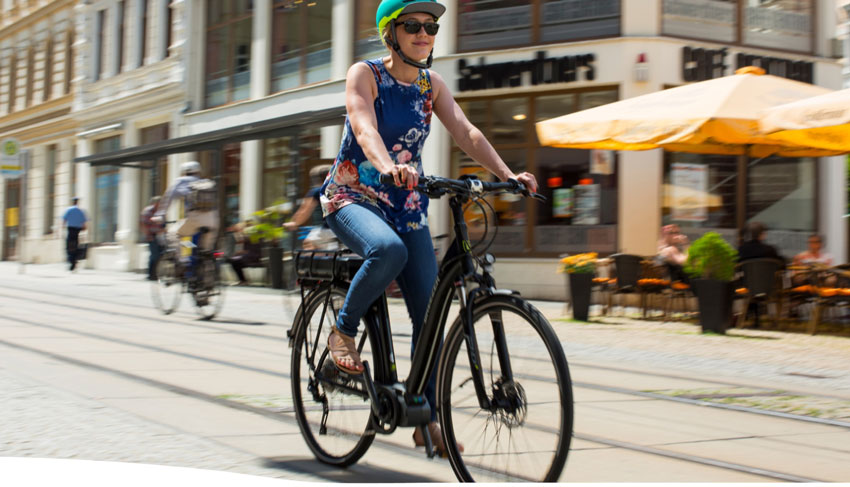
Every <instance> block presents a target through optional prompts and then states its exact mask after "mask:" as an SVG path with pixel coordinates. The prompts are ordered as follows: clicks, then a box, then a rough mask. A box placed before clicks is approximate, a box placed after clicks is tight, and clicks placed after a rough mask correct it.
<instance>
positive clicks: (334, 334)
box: [328, 326, 363, 375]
mask: <svg viewBox="0 0 850 487" xmlns="http://www.w3.org/2000/svg"><path fill="white" fill-rule="evenodd" d="M328 354H329V355H330V358H331V360H333V362H334V365H336V367H337V368H338V369H339V370H341V371H343V372H345V373H346V374H350V375H359V374H362V373H363V362H361V361H360V354H359V353H357V344H356V343H355V342H354V338H352V337H350V336H348V335H346V334H345V333H342V332H341V331H339V330H337V328H336V327H335V326H334V327H333V328H331V334H330V336H328ZM346 361H351V362H354V368H349V367H347V366H346V365H345V362H346Z"/></svg>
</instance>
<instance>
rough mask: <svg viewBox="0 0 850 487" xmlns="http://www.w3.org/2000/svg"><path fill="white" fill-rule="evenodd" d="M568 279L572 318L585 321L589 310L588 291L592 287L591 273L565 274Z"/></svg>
mask: <svg viewBox="0 0 850 487" xmlns="http://www.w3.org/2000/svg"><path fill="white" fill-rule="evenodd" d="M567 276H569V280H570V299H571V300H572V305H573V319H575V320H579V321H587V315H588V313H589V311H590V292H591V289H592V287H593V274H592V273H587V272H585V273H577V272H574V273H572V274H567Z"/></svg>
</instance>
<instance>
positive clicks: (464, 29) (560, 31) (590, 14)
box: [458, 0, 621, 51]
mask: <svg viewBox="0 0 850 487" xmlns="http://www.w3.org/2000/svg"><path fill="white" fill-rule="evenodd" d="M620 3H621V2H620V0H594V1H592V2H589V1H587V0H459V1H458V32H460V35H459V36H458V50H459V51H476V50H484V49H494V48H495V49H497V48H504V47H518V46H527V45H532V44H539V43H546V42H558V41H566V40H574V39H586V38H593V37H614V36H618V35H620V11H621V9H620Z"/></svg>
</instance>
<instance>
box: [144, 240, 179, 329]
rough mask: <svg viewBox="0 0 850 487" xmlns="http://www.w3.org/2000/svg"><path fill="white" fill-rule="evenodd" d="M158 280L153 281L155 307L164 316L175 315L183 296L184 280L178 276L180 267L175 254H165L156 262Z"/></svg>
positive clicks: (152, 290) (152, 295)
mask: <svg viewBox="0 0 850 487" xmlns="http://www.w3.org/2000/svg"><path fill="white" fill-rule="evenodd" d="M155 269H156V280H155V281H151V297H152V298H153V302H154V306H156V307H157V308H158V309H159V310H160V311H162V313H163V314H166V315H168V314H171V313H173V312H174V311H175V310H176V309H177V307H178V306H179V305H180V298H181V297H182V296H183V284H184V283H183V279H182V276H179V275H177V274H178V273H179V272H182V271H180V265H179V263H178V262H177V256H176V254H175V253H174V252H165V253H163V254H162V255H160V256H159V259H157V261H156V267H155Z"/></svg>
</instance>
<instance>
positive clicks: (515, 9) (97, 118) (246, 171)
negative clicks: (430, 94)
mask: <svg viewBox="0 0 850 487" xmlns="http://www.w3.org/2000/svg"><path fill="white" fill-rule="evenodd" d="M137 2H140V0H125V1H124V2H116V1H103V2H91V3H89V4H87V5H85V6H80V7H78V8H77V12H78V16H77V17H78V19H84V21H80V22H78V27H79V29H81V32H85V35H84V36H82V37H84V38H85V41H84V42H85V44H81V45H79V46H78V47H80V50H79V51H78V52H79V56H80V57H81V58H83V57H85V56H89V57H90V58H91V61H84V60H81V61H80V63H81V65H82V66H83V67H84V68H83V69H87V70H88V72H86V73H85V74H82V73H81V74H80V75H79V77H78V80H79V85H78V87H77V89H76V91H75V93H74V94H75V97H76V98H77V100H76V101H75V102H74V112H73V114H74V120H75V123H77V124H78V125H79V127H80V128H79V130H78V132H77V134H76V137H75V139H74V143H75V144H76V147H77V152H78V153H77V154H76V158H77V160H78V169H77V173H78V174H79V175H80V178H79V179H80V181H84V183H82V184H81V185H80V186H79V187H80V190H79V192H80V193H81V195H82V196H83V198H84V201H86V200H88V201H89V202H90V203H94V202H96V206H97V209H96V212H95V213H97V212H105V210H104V209H105V208H106V207H107V204H108V202H110V201H112V202H114V206H115V208H114V210H109V211H112V212H113V214H114V215H116V216H110V214H108V212H106V213H105V214H103V215H100V214H95V215H94V217H95V218H94V228H95V229H96V230H95V236H93V237H92V241H93V242H98V243H100V244H101V245H100V246H99V247H98V248H96V249H94V252H95V255H96V257H94V258H90V264H89V265H95V266H98V267H113V268H126V269H131V268H135V267H138V266H139V262H140V259H139V257H138V256H136V257H133V251H132V250H130V249H132V248H133V245H134V244H135V242H137V240H138V233H137V232H138V230H137V227H135V226H134V222H135V218H136V215H137V213H138V210H139V205H141V202H142V200H143V199H144V197H145V196H147V194H150V193H145V191H147V190H146V189H145V188H146V187H149V188H151V189H150V192H151V193H152V192H156V191H159V190H160V189H162V185H163V184H164V181H167V180H169V179H172V178H173V177H174V175H175V174H174V171H173V170H172V171H171V172H168V170H167V169H166V168H168V167H171V168H174V167H175V164H178V163H179V161H181V160H186V159H189V158H192V159H197V160H199V161H201V163H202V164H203V165H204V167H205V170H206V171H207V173H208V175H210V176H213V177H217V178H218V179H219V181H220V183H221V184H220V187H221V188H222V189H223V191H222V194H223V196H222V207H223V208H225V211H223V212H222V213H223V217H222V218H223V220H224V221H223V225H224V226H225V227H226V226H227V225H229V224H232V223H235V222H237V221H238V220H240V219H244V218H246V217H247V216H249V215H250V214H251V213H253V212H254V211H256V210H258V209H261V208H264V207H268V206H272V205H278V204H280V203H284V204H290V205H291V204H292V203H294V202H296V201H297V199H298V198H299V197H300V196H301V195H302V194H303V193H304V192H305V191H306V189H307V184H308V183H307V176H306V175H307V172H308V171H309V169H310V168H311V167H313V166H315V165H318V164H322V163H327V162H332V160H333V158H334V157H335V155H336V152H337V150H338V146H339V142H340V135H341V127H342V124H343V118H342V114H343V113H344V105H345V101H344V84H345V83H344V77H345V73H346V71H347V69H348V67H349V66H350V65H351V64H352V63H353V62H356V61H358V60H362V59H368V58H373V57H378V56H380V55H382V54H383V53H384V52H385V51H384V48H383V47H382V46H381V44H380V42H379V41H377V37H376V32H375V28H374V12H375V9H376V8H377V4H378V3H379V2H378V0H353V1H352V0H314V1H311V2H301V1H293V0H254V1H248V0H172V1H171V2H169V3H168V4H167V5H166V6H167V10H162V9H163V7H162V6H161V5H159V6H156V7H152V5H155V4H157V2H156V0H148V2H146V3H148V9H147V10H145V11H149V12H150V11H152V12H170V14H168V15H170V18H171V19H172V20H171V22H172V23H173V24H172V30H171V31H170V32H172V34H171V35H170V38H171V39H172V40H171V42H170V43H167V42H166V44H165V45H168V46H169V55H168V56H165V57H157V56H156V55H154V54H151V55H149V56H148V57H151V59H152V60H153V61H154V62H153V63H152V64H151V65H140V64H139V63H138V59H139V56H138V54H137V53H138V52H139V48H138V47H132V46H134V43H137V42H139V39H148V37H145V36H140V35H139V34H138V33H136V34H133V32H134V31H133V29H137V32H138V29H140V27H138V26H136V27H134V26H133V25H132V24H133V23H134V22H135V23H136V24H138V20H132V21H131V20H129V19H131V18H132V19H138V18H139V16H138V15H136V16H128V15H124V16H121V15H118V14H115V13H112V12H115V11H120V10H119V9H123V11H124V12H125V13H126V12H128V11H133V12H136V11H140V10H133V9H138V8H139V6H138V4H137ZM163 3H164V2H163ZM443 3H444V4H445V5H446V6H447V7H448V10H447V12H446V14H445V15H444V16H443V18H442V19H440V24H441V26H442V27H441V30H440V33H439V37H438V40H437V43H436V49H435V53H434V65H433V69H435V70H436V71H438V72H440V73H441V74H442V76H443V77H444V79H446V81H447V83H448V84H449V87H450V88H451V89H452V91H453V92H454V95H455V97H456V99H457V100H458V102H459V104H460V105H461V106H462V107H463V109H464V112H465V113H466V115H467V116H468V117H469V118H470V120H471V121H472V122H473V123H475V124H476V125H477V126H478V127H479V128H481V129H482V131H483V132H484V133H485V135H487V137H488V139H489V140H490V141H491V142H492V143H493V144H494V146H495V147H496V148H497V150H498V151H499V153H500V155H501V156H502V157H503V159H504V160H505V161H506V162H507V163H508V164H509V165H510V166H511V167H512V168H514V170H515V171H520V170H530V171H532V172H534V173H535V174H536V175H537V177H538V180H539V181H540V182H541V192H543V193H544V194H545V195H546V196H547V197H548V201H547V203H545V204H541V203H538V202H535V201H531V200H528V201H526V200H523V199H516V198H508V197H499V198H496V199H493V200H491V201H490V202H489V203H490V205H491V206H492V207H493V210H494V211H495V213H497V214H498V216H499V218H498V223H496V224H495V225H496V226H497V227H498V234H497V235H496V237H495V239H494V240H493V242H492V245H491V247H490V250H491V252H493V253H494V254H496V256H497V257H498V259H499V262H500V264H499V265H498V266H496V269H497V273H498V274H497V278H499V281H500V284H501V285H504V286H506V287H512V288H516V289H518V290H520V291H522V292H523V293H524V294H526V295H528V296H533V297H540V298H554V299H560V298H562V297H563V292H564V283H563V276H560V275H558V274H556V272H555V269H556V267H557V266H556V263H557V260H558V256H559V255H561V254H564V253H575V252H581V251H597V252H600V253H603V254H610V253H614V252H629V253H636V254H641V255H652V254H654V253H655V250H656V248H655V246H656V241H657V238H658V231H659V229H660V227H661V226H662V225H663V224H666V223H678V224H679V225H680V226H682V227H683V229H684V230H685V232H686V233H688V234H689V235H691V236H698V235H699V234H701V233H703V232H704V231H706V230H715V231H719V232H720V233H721V234H723V235H724V236H725V237H726V238H727V239H728V240H730V241H732V242H734V241H736V240H737V235H738V232H739V230H740V228H741V227H742V226H743V225H744V224H745V223H746V222H748V221H753V220H757V221H763V222H765V223H767V224H768V226H769V228H770V232H769V237H768V239H769V241H770V242H771V243H774V244H776V245H777V246H778V247H779V248H780V250H781V251H782V253H783V254H784V255H786V256H791V255H793V254H794V253H796V252H797V251H799V250H802V248H803V247H804V246H805V241H806V236H807V235H808V234H809V233H813V232H819V233H823V234H825V235H826V245H827V248H828V250H829V251H830V252H831V253H832V254H833V256H834V257H835V259H836V261H839V262H843V261H845V260H846V255H847V251H846V249H847V238H846V223H845V221H844V219H843V218H842V216H843V214H844V208H845V207H846V188H845V180H846V167H845V159H844V158H822V159H820V160H819V161H815V160H813V159H781V158H769V159H765V160H761V161H757V162H755V163H753V164H751V165H748V166H747V165H745V167H741V166H740V164H739V162H738V161H737V160H736V159H735V158H729V157H721V156H698V155H691V154H682V153H666V154H665V153H663V152H662V151H646V152H625V151H623V152H607V151H586V150H568V149H555V148H548V147H541V146H540V144H539V143H538V141H537V139H536V135H535V132H534V123H535V122H537V121H540V120H545V119H547V118H551V117H555V116H559V115H563V114H565V113H570V112H573V111H578V110H582V109H586V108H590V107H593V106H597V105H600V104H604V103H610V102H612V101H616V100H619V99H625V98H629V97H633V96H637V95H641V94H644V93H650V92H653V91H658V90H661V89H665V88H669V87H672V86H678V85H681V84H684V83H688V82H693V81H699V80H703V79H708V78H713V77H719V76H723V75H728V74H731V73H732V72H734V70H735V68H736V67H739V66H742V65H759V66H761V67H763V68H765V69H766V70H767V71H768V72H769V73H771V74H776V75H779V76H785V77H789V78H792V79H798V80H801V81H805V82H810V83H814V84H817V85H820V86H824V87H827V88H832V89H837V88H840V87H841V86H842V65H841V62H840V59H839V58H840V53H838V52H837V51H836V46H837V45H838V43H837V42H836V40H835V38H836V26H837V25H839V23H840V22H841V21H842V20H841V17H840V12H839V10H838V9H837V8H836V4H835V2H834V1H833V0H794V1H784V0H767V1H765V0H628V1H621V0H595V1H593V2H590V1H583V0H531V1H513V0H500V1H496V2H494V1H480V0H446V1H444V2H443ZM155 15H158V14H150V15H149V17H148V18H149V19H153V20H148V21H149V22H153V23H156V22H158V20H156V17H155ZM116 19H125V20H124V21H123V23H122V22H121V21H120V20H116ZM122 25H123V27H122ZM122 29H123V30H122ZM104 32H106V33H105V34H104ZM109 32H112V33H121V32H123V35H122V36H120V38H121V39H123V41H122V42H123V43H124V49H123V51H122V52H124V54H123V55H119V54H117V53H116V52H115V50H116V49H117V47H116V45H119V44H121V43H117V42H109V41H107V42H101V43H100V46H101V47H100V48H97V46H98V42H97V39H99V38H101V37H103V36H105V35H111V34H109ZM153 32H156V33H158V34H152V36H153V37H155V38H156V39H160V38H162V37H163V35H162V32H161V31H160V30H157V28H153ZM116 35H117V34H116ZM146 42H149V43H153V44H155V43H156V42H160V43H162V42H165V41H150V40H148V41H146ZM162 45H163V44H160V46H162ZM98 49H100V50H98ZM151 49H153V51H156V50H157V48H151ZM171 51H174V52H173V53H171ZM110 52H112V54H110ZM172 54H173V55H172ZM121 56H123V58H121ZM148 57H145V59H147V58H148ZM116 58H119V59H118V60H116ZM122 59H123V61H122ZM97 66H99V67H97ZM118 66H123V68H122V69H123V70H124V71H121V72H118V68H117V67H118ZM159 68H161V69H159ZM97 69H99V70H100V73H102V74H101V75H100V76H101V77H99V75H98V74H97V73H98V72H97V71H96V70H97ZM152 72H156V73H159V74H158V76H160V78H159V80H160V82H161V83H162V84H161V86H160V85H156V83H153V82H151V80H152V79H153V78H156V76H157V75H154V74H152ZM146 83H147V84H146ZM160 87H161V88H162V89H161V90H160ZM165 92H168V93H169V94H168V95H165V94H164V93H165ZM160 93H163V94H162V98H157V99H156V100H158V101H156V103H153V101H154V97H153V96H154V95H155V94H160ZM181 96H182V98H181ZM166 123H167V124H168V130H167V131H165V130H162V129H159V132H157V134H158V135H149V136H147V138H146V136H143V135H142V133H143V130H144V129H145V128H149V127H156V126H159V125H163V124H166ZM151 130H153V129H151ZM116 136H117V137H119V139H117V140H116V139H115V137H116ZM151 137H159V138H157V139H153V138H151ZM162 138H165V139H166V140H164V141H163V140H160V139H162ZM162 158H167V160H168V161H170V162H165V161H163V160H162ZM157 160H159V161H161V162H160V163H158V164H160V165H161V166H162V167H163V168H162V169H161V170H157V169H156V168H158V167H159V166H157V165H156V164H154V163H153V162H151V161H157ZM424 164H425V168H426V172H427V173H431V174H442V175H450V176H459V175H461V174H465V173H470V172H478V168H477V165H476V164H475V163H474V162H473V161H470V160H468V158H467V157H466V156H465V155H464V154H463V153H462V152H461V151H460V150H459V149H458V148H457V147H456V146H455V145H454V144H453V142H452V140H451V137H450V136H449V135H448V133H447V132H446V131H445V129H443V128H442V126H440V124H439V122H438V121H437V119H435V122H434V127H433V130H432V133H431V137H430V138H429V140H428V142H427V144H426V147H425V153H424ZM140 165H141V166H145V167H150V169H136V168H131V167H128V166H140ZM110 168H111V169H110ZM110 171H111V172H110ZM686 174H698V176H697V177H685V175H686ZM163 175H164V176H163ZM482 176H485V177H486V175H482ZM154 181H160V182H159V183H155V182H154ZM683 181H688V182H687V183H684V182H683ZM157 184H159V186H157ZM682 184H689V185H691V186H692V189H696V190H698V191H701V192H702V193H704V194H706V195H707V196H706V198H704V200H705V202H706V203H705V204H702V205H697V206H698V207H694V205H692V204H685V203H683V202H681V201H679V200H677V198H676V197H675V194H676V192H675V190H674V189H673V187H674V186H678V185H682ZM115 187H117V189H114V188H115ZM111 188H113V189H111ZM90 208H92V207H90ZM431 208H432V210H431V214H430V222H431V227H432V233H434V234H440V233H446V232H448V231H449V225H448V214H447V209H446V206H445V205H444V203H443V202H440V201H436V202H434V204H433V205H432V207H431ZM469 217H470V219H471V220H472V221H481V215H480V214H479V213H478V212H476V211H475V210H474V209H473V210H470V213H469ZM490 225H491V226H492V225H494V223H493V221H492V219H491V220H490ZM134 232H135V233H134ZM28 235H31V234H29V233H28ZM100 255H102V256H103V257H102V258H101V257H99V256H100Z"/></svg>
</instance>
